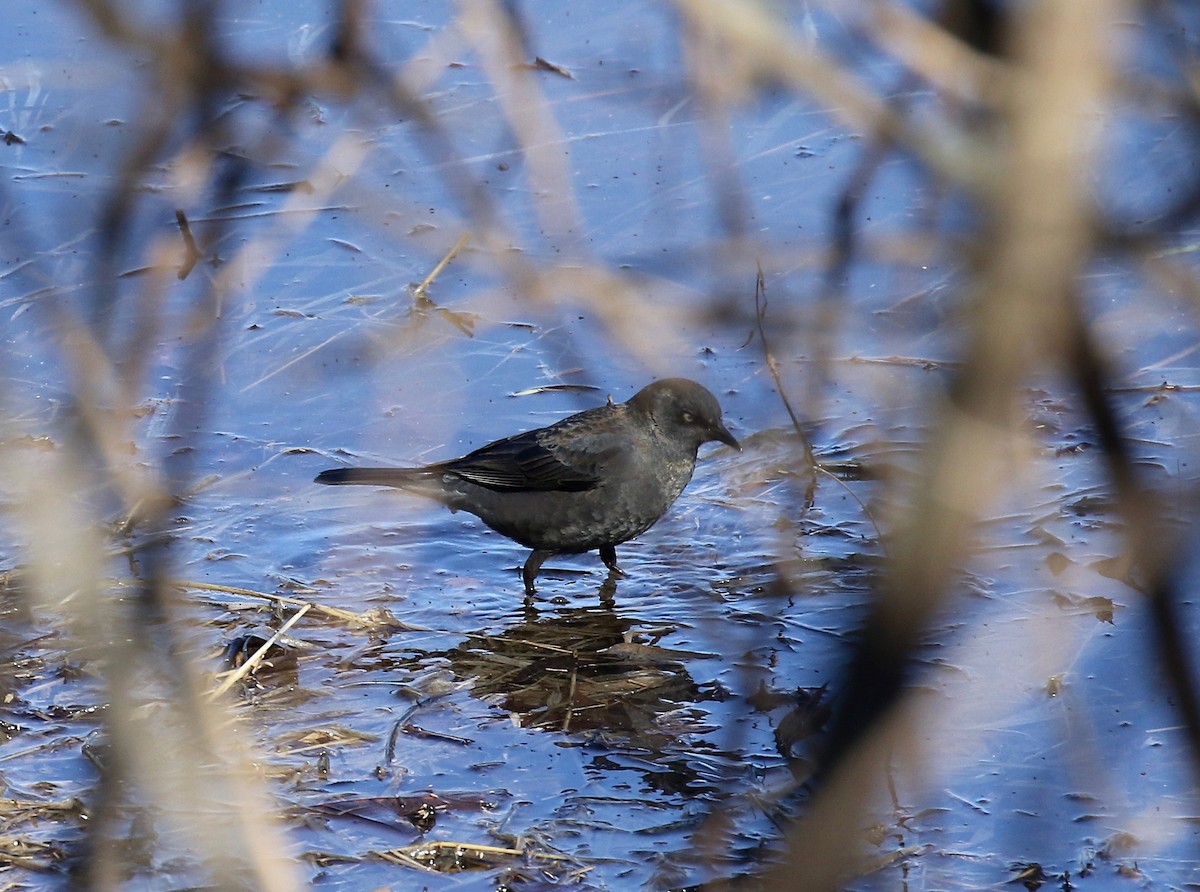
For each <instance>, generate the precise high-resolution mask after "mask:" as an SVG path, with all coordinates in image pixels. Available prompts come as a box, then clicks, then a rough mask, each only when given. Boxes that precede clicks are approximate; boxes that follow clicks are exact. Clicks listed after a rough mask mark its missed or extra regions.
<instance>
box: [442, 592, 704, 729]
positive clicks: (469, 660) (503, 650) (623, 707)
mask: <svg viewBox="0 0 1200 892" xmlns="http://www.w3.org/2000/svg"><path fill="white" fill-rule="evenodd" d="M601 597H602V598H605V597H606V595H605V592H604V591H603V587H602V590H601ZM607 598H609V599H611V591H610V592H608V594H607ZM641 626H642V624H641V623H639V622H638V621H637V620H636V618H633V617H630V616H625V615H622V614H620V613H617V612H616V611H614V610H612V609H611V608H610V607H607V606H603V605H599V606H584V607H564V608H559V609H556V610H554V611H553V612H547V613H545V614H544V615H543V614H542V613H541V612H539V611H538V610H537V609H536V608H528V607H527V608H525V609H523V610H521V611H520V612H519V614H517V616H516V617H514V621H513V622H512V624H511V625H509V626H508V627H507V628H505V629H504V630H503V631H500V632H498V633H496V634H488V635H483V634H479V635H472V636H471V637H470V638H469V639H468V641H467V642H466V643H464V644H462V645H461V646H459V647H456V648H454V649H452V650H451V651H450V652H449V654H448V656H449V658H450V661H451V666H452V668H453V669H454V671H455V672H456V673H457V674H458V675H460V676H462V677H467V678H471V679H473V680H474V688H473V692H474V694H475V696H477V697H479V698H481V699H484V700H487V701H488V702H491V703H493V704H495V705H496V706H498V707H499V708H501V709H504V710H506V711H507V712H509V713H510V714H511V715H513V716H514V717H515V718H516V719H517V720H518V721H519V722H520V723H521V724H522V725H523V726H525V727H536V728H544V729H547V730H554V731H558V732H564V733H568V734H588V735H589V736H592V735H603V736H609V735H612V736H613V737H614V738H616V739H619V740H621V741H623V742H624V743H625V744H626V745H628V744H633V745H636V746H639V747H646V748H650V749H654V750H657V749H660V748H661V747H662V746H663V745H664V744H666V743H667V742H669V741H671V740H675V739H677V738H678V736H679V734H680V733H686V731H683V730H681V729H680V727H679V726H678V723H679V722H680V721H686V720H685V719H684V718H682V717H681V712H682V711H683V710H684V708H685V707H686V706H687V705H688V704H694V703H698V702H701V701H703V700H707V699H711V698H712V694H711V692H705V691H702V690H701V689H700V688H699V687H698V686H697V685H696V683H695V682H694V681H693V680H692V678H691V676H690V675H689V674H688V672H687V670H686V669H685V667H684V661H686V660H691V659H697V658H707V657H710V656H712V655H710V654H697V653H692V652H685V651H678V650H672V649H670V648H667V647H662V646H659V645H658V643H657V642H658V640H659V639H660V638H661V637H663V636H664V635H666V634H667V633H668V632H670V631H671V629H670V628H664V629H659V630H641ZM668 716H670V720H669V721H668V720H666V717H668ZM695 721H696V722H697V723H699V718H698V717H697V718H695ZM691 730H693V731H700V730H703V729H701V728H699V727H696V728H693V729H691Z"/></svg>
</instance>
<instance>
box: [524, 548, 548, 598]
mask: <svg viewBox="0 0 1200 892" xmlns="http://www.w3.org/2000/svg"><path fill="white" fill-rule="evenodd" d="M551 554H553V552H550V551H542V550H541V549H538V548H535V549H534V550H533V551H532V552H531V553H530V555H529V560H527V561H525V566H524V567H523V568H522V569H521V580H522V581H523V582H524V583H525V599H526V600H529V599H530V598H532V597H533V594H534V592H536V591H537V589H536V588H535V587H534V584H533V583H534V581H535V580H536V579H537V575H538V571H539V570H541V569H542V564H544V563H546V558H548V557H550V555H551Z"/></svg>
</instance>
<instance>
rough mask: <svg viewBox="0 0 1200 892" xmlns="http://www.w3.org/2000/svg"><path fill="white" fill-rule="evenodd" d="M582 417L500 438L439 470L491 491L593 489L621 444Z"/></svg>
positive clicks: (446, 463)
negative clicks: (594, 429) (594, 428)
mask: <svg viewBox="0 0 1200 892" xmlns="http://www.w3.org/2000/svg"><path fill="white" fill-rule="evenodd" d="M584 414H585V415H586V414H587V413H584ZM577 418H578V416H575V417H572V418H571V419H565V420H564V422H560V423H559V424H557V425H553V426H552V427H550V428H545V429H542V430H536V431H529V432H528V433H524V434H518V435H517V436H515V437H508V438H506V439H504V440H497V441H496V442H495V443H490V444H488V445H487V446H484V447H482V448H481V449H476V450H475V451H474V452H472V453H470V454H469V455H464V456H463V457H462V458H458V459H455V460H454V461H449V462H445V463H444V464H442V465H440V466H438V468H439V470H442V471H443V472H445V471H448V472H450V473H453V474H456V475H457V476H459V477H462V478H463V479H464V480H469V481H471V482H472V483H477V484H479V485H480V486H486V487H487V488H488V489H494V490H501V491H507V492H553V491H562V492H582V491H583V490H588V489H592V488H593V487H594V486H596V484H598V483H599V482H600V480H601V479H602V471H603V468H604V467H605V465H606V464H607V463H608V461H609V459H610V458H611V457H612V456H613V455H614V454H615V453H616V452H617V451H618V450H619V441H618V439H617V438H614V437H613V436H612V434H611V432H609V431H606V430H596V431H592V432H589V431H588V430H587V428H588V427H589V425H586V424H585V425H581V424H579V423H578V422H577ZM571 422H575V423H573V424H572V423H571ZM593 425H594V422H593Z"/></svg>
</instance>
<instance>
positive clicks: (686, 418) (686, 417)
mask: <svg viewBox="0 0 1200 892" xmlns="http://www.w3.org/2000/svg"><path fill="white" fill-rule="evenodd" d="M695 420H696V416H695V415H693V414H692V413H691V412H684V413H683V423H684V424H691V423H692V422H693V421H695Z"/></svg>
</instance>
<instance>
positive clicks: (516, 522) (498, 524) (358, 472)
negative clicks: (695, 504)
mask: <svg viewBox="0 0 1200 892" xmlns="http://www.w3.org/2000/svg"><path fill="white" fill-rule="evenodd" d="M712 440H716V441H719V442H721V443H726V444H728V445H730V446H732V447H733V448H735V449H738V450H740V449H741V448H742V447H741V446H740V445H739V444H738V441H737V440H736V439H734V436H733V434H731V433H730V432H729V430H728V429H727V428H726V427H725V425H724V423H723V422H722V420H721V407H720V405H719V404H718V403H717V399H716V397H714V396H713V395H712V394H711V393H709V392H708V391H707V390H705V389H704V388H703V387H702V386H701V385H699V384H697V383H696V382H695V381H689V380H688V379H686V378H665V379H663V380H661V381H655V382H654V383H653V384H650V385H648V386H646V387H644V388H642V389H641V390H639V391H638V392H637V393H636V394H634V396H633V398H632V399H630V400H629V401H628V402H626V403H613V402H612V401H611V400H610V401H609V403H608V404H607V405H604V406H600V407H599V408H596V409H588V410H586V411H584V412H580V413H578V414H576V415H571V416H570V417H568V418H564V419H563V420H562V421H558V422H556V423H554V424H552V425H550V426H549V427H543V428H539V429H537V430H532V431H528V432H526V433H523V434H517V435H516V436H513V437H507V438H505V439H503V440H497V441H496V442H494V443H489V444H488V445H487V446H484V447H482V448H480V449H476V450H475V451H474V452H472V453H470V454H469V455H464V456H463V457H462V458H456V459H451V460H450V461H444V462H438V463H437V464H432V465H426V466H424V467H419V468H334V469H333V470H329V471H322V472H321V473H320V474H319V475H317V478H316V482H317V483H328V484H361V485H367V486H393V487H397V488H399V489H403V490H406V491H408V492H414V493H418V494H420V495H423V496H427V497H429V498H432V499H435V500H437V501H438V502H441V503H442V504H443V505H446V506H447V507H448V508H450V510H451V511H467V512H469V513H471V514H474V515H475V516H476V517H478V518H479V519H480V520H482V521H483V522H484V523H486V524H487V525H488V526H489V527H491V528H492V529H493V530H495V531H496V532H498V533H500V534H501V535H504V536H507V537H508V538H510V539H515V540H516V541H517V542H519V543H520V544H522V545H524V546H525V547H526V548H530V549H532V553H531V554H530V555H529V559H528V560H527V561H526V562H525V567H524V569H523V570H522V578H523V579H524V582H525V593H526V595H532V594H533V592H534V581H535V580H536V579H537V574H538V570H540V569H541V566H542V564H543V563H544V562H545V561H546V559H547V558H549V557H551V556H553V555H558V554H582V553H583V552H586V551H592V550H594V549H598V550H599V552H600V559H601V560H602V561H604V565H605V566H606V567H608V569H609V571H610V573H612V574H616V575H624V571H622V570H621V568H620V567H619V566H618V565H617V552H616V546H618V545H620V544H621V543H622V542H628V541H629V540H630V539H632V538H633V537H634V536H637V535H639V534H641V533H644V532H645V531H646V530H648V529H649V528H650V527H651V526H653V525H654V524H655V523H656V522H657V521H658V519H659V518H660V517H662V516H663V515H664V514H665V513H666V512H667V509H668V508H670V507H671V505H672V503H673V502H674V501H675V499H676V498H678V497H679V494H680V493H681V492H683V488H684V487H685V486H687V484H688V481H689V480H691V479H692V472H693V471H694V470H695V468H696V453H697V451H698V450H699V449H700V446H701V445H702V444H704V443H707V442H709V441H712Z"/></svg>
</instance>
